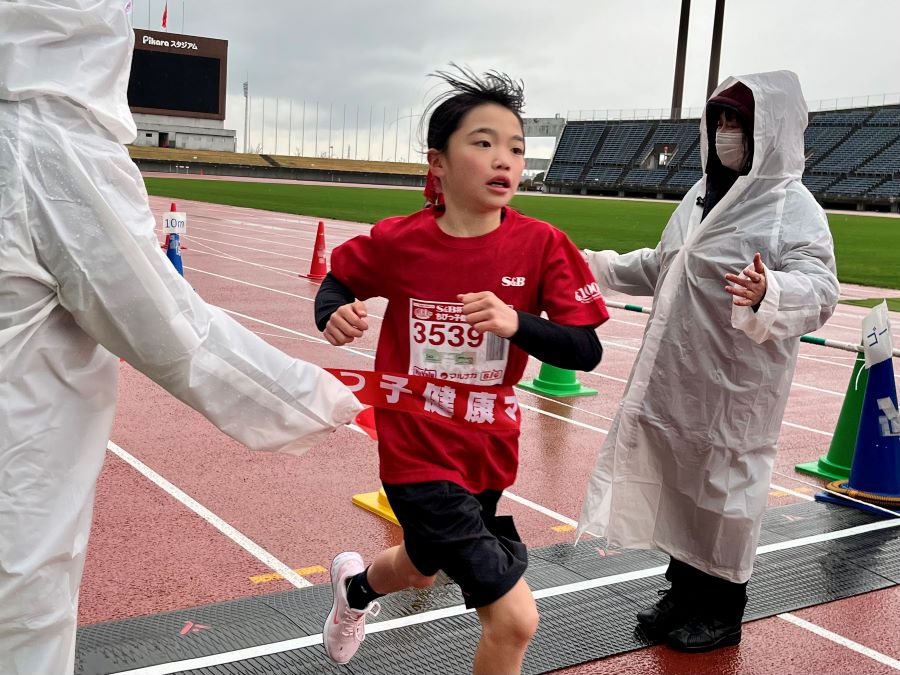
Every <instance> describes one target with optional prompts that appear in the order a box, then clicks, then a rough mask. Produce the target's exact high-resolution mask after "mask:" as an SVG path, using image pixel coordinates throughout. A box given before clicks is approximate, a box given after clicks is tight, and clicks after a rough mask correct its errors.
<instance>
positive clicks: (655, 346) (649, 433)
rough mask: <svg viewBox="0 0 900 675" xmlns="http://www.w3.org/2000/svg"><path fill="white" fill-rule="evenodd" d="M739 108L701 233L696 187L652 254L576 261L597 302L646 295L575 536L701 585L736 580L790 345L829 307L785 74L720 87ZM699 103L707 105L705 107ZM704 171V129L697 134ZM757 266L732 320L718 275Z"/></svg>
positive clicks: (800, 112) (795, 104)
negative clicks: (703, 578)
mask: <svg viewBox="0 0 900 675" xmlns="http://www.w3.org/2000/svg"><path fill="white" fill-rule="evenodd" d="M738 80H739V81H741V82H743V83H744V84H745V85H746V86H747V87H749V88H750V90H751V91H752V92H753V97H754V101H755V118H754V124H753V141H754V154H753V163H752V167H751V169H750V171H749V173H748V175H745V176H740V177H738V179H737V181H736V182H735V183H734V185H733V186H732V187H731V189H730V190H729V191H728V192H727V193H726V194H725V195H724V196H723V197H722V199H721V201H720V202H719V203H718V204H716V205H715V207H714V208H713V209H712V210H711V211H710V212H709V214H708V215H707V216H706V218H705V219H704V220H703V222H700V218H701V215H702V212H703V207H702V206H701V205H698V204H697V198H698V197H703V196H704V194H705V192H706V181H707V176H706V175H705V174H704V177H703V178H702V179H701V180H700V181H699V182H698V183H697V184H696V185H695V186H694V187H693V188H692V189H691V190H690V191H689V192H688V193H687V195H686V196H685V197H684V199H683V200H682V202H681V204H680V205H679V206H678V208H677V209H676V210H675V212H674V213H673V214H672V217H671V219H670V220H669V222H668V224H667V225H666V228H665V230H664V231H663V233H662V237H661V241H660V242H659V244H658V245H657V247H656V248H655V249H640V250H637V251H632V252H631V253H627V254H624V255H618V254H616V252H615V251H600V252H588V258H589V263H590V265H591V269H592V270H593V272H594V275H595V276H596V278H597V281H598V282H599V284H600V286H601V288H602V289H603V290H608V289H613V290H616V291H621V292H623V293H630V294H633V295H651V294H652V295H653V296H654V300H653V311H652V314H651V315H650V318H649V320H648V323H647V327H646V329H645V331H644V339H643V344H642V345H641V349H640V352H639V353H638V355H637V359H636V360H635V364H634V367H633V369H632V371H631V376H630V378H629V380H628V384H627V385H626V389H625V394H624V398H623V400H622V402H621V403H620V404H619V410H618V413H617V415H616V418H615V421H614V422H613V425H612V429H611V430H610V432H609V435H608V436H607V439H606V441H605V443H604V445H603V447H602V449H601V450H600V453H599V455H598V457H597V462H596V465H595V467H594V470H593V474H592V476H591V478H590V482H589V484H588V488H587V494H586V496H585V501H584V505H583V507H582V511H581V517H580V519H579V523H578V529H577V534H578V536H581V534H582V533H584V532H590V533H592V534H596V535H598V536H606V537H607V538H608V540H609V543H610V544H611V545H614V546H623V547H630V548H657V549H660V550H662V551H664V552H666V553H668V554H669V555H671V556H672V557H674V558H676V559H677V560H680V561H681V562H685V563H687V564H689V565H691V566H693V567H695V568H697V569H699V570H702V571H703V572H706V573H707V574H711V575H714V576H716V577H720V578H722V579H726V580H729V581H732V582H735V583H743V582H745V581H747V580H748V579H749V578H750V574H751V572H752V570H753V560H754V556H755V552H756V545H757V541H758V539H759V531H760V526H761V522H762V517H763V514H764V511H765V507H766V499H767V495H768V491H769V479H770V477H771V473H772V466H773V463H774V458H775V453H776V449H777V442H778V434H779V430H780V427H781V419H782V415H783V414H784V409H785V405H786V403H787V399H788V393H789V391H790V384H791V379H792V377H793V373H794V365H795V363H796V359H797V351H798V349H799V346H800V343H799V340H798V338H799V337H800V336H801V335H803V334H804V333H807V332H810V331H814V330H816V329H817V328H819V327H820V326H822V325H823V324H824V323H825V321H826V320H827V319H828V317H830V316H831V313H832V312H833V311H834V307H835V305H836V303H837V300H838V291H839V289H838V282H837V278H836V276H835V264H834V253H833V243H832V239H831V233H830V231H829V229H828V222H827V220H826V218H825V214H824V212H823V211H822V209H821V208H820V207H819V206H818V204H817V203H816V202H815V200H814V199H813V197H812V195H811V194H810V193H809V191H808V190H807V189H806V188H805V187H804V186H803V183H802V182H801V181H800V178H801V175H802V174H803V167H804V146H803V131H804V129H805V128H806V124H807V109H806V104H805V102H804V99H803V94H802V92H801V90H800V83H799V81H798V79H797V76H796V75H795V74H794V73H791V72H788V71H778V72H772V73H762V74H758V75H747V76H742V77H739V78H729V79H728V80H726V81H725V82H724V83H723V84H721V85H720V86H719V87H718V88H717V89H716V92H715V94H718V93H719V92H721V91H723V90H724V89H727V88H728V87H730V86H732V85H733V84H734V83H735V82H737V81H738ZM715 94H714V95H715ZM700 138H701V159H702V163H703V167H704V169H705V167H706V166H707V153H708V142H709V139H708V138H707V125H706V113H704V115H703V118H702V119H701V121H700ZM757 251H759V252H760V253H761V254H762V261H763V263H764V265H765V267H766V278H767V284H768V290H767V292H766V295H765V298H764V299H763V302H762V305H761V306H760V307H759V310H758V311H757V312H756V313H754V312H753V310H752V308H750V307H740V306H737V305H734V304H733V298H732V296H731V295H729V294H728V293H726V292H725V290H724V287H725V286H726V285H727V283H728V282H726V281H725V274H726V273H729V272H731V273H735V274H738V273H740V272H741V270H743V269H744V268H745V267H747V265H748V264H750V263H751V261H752V260H753V256H754V254H755V253H756V252H757Z"/></svg>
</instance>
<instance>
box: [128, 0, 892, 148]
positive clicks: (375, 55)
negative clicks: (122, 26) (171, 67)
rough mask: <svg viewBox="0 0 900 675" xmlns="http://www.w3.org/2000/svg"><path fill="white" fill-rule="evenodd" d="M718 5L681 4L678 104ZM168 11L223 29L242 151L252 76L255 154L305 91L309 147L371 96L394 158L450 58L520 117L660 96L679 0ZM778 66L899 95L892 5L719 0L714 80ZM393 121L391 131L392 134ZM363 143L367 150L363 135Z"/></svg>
mask: <svg viewBox="0 0 900 675" xmlns="http://www.w3.org/2000/svg"><path fill="white" fill-rule="evenodd" d="M164 4H165V0H135V2H134V25H135V27H136V28H148V27H149V28H150V29H151V30H161V26H160V20H161V17H162V12H163V6H164ZM714 6H715V0H693V1H692V3H691V17H690V33H689V37H688V52H687V64H686V77H685V85H684V103H683V105H684V107H692V106H702V104H703V102H704V100H705V97H706V82H707V77H708V69H709V49H710V39H711V32H712V22H713V9H714ZM168 9H169V32H178V33H180V32H182V25H183V32H184V33H186V34H189V35H199V36H205V37H215V38H222V39H226V40H228V43H229V44H228V50H229V51H228V56H229V59H228V94H229V99H228V118H227V119H226V126H227V127H228V128H231V129H236V130H237V132H238V150H241V149H242V144H243V126H244V122H243V95H242V90H241V84H242V82H243V81H244V80H245V79H247V78H248V77H249V82H250V93H251V96H252V97H253V103H252V106H251V118H252V122H251V125H250V126H251V132H250V140H251V144H252V145H255V144H258V143H259V141H260V137H261V129H262V126H263V118H262V106H261V100H260V99H261V97H265V98H266V99H267V100H266V118H265V126H266V128H267V131H266V137H265V139H266V145H267V147H266V148H265V150H266V152H273V151H274V150H275V148H274V137H273V136H274V126H275V118H274V115H275V99H276V98H278V102H279V107H278V110H279V131H280V138H279V147H278V152H281V153H286V152H288V147H287V140H288V138H287V135H288V116H289V105H290V103H289V102H290V101H291V100H292V101H293V106H294V110H293V118H292V120H291V126H292V129H291V132H292V133H291V138H292V145H293V146H294V147H293V148H292V151H295V150H296V149H297V147H298V146H299V143H300V141H299V140H298V137H299V131H298V128H297V127H298V126H299V124H300V123H299V121H298V120H299V114H300V113H299V111H300V109H301V107H302V104H303V102H304V101H305V102H306V109H307V112H306V115H307V116H306V120H307V124H306V128H305V130H304V133H305V135H307V134H311V132H310V131H309V129H310V128H311V125H312V124H313V112H312V110H313V106H314V105H315V103H316V102H318V104H319V108H320V112H319V127H320V129H319V133H320V139H319V142H318V152H319V154H322V152H324V151H327V146H328V142H327V141H323V140H322V138H321V137H322V136H324V135H325V133H326V130H327V112H328V108H329V105H332V106H333V110H334V112H333V115H334V118H333V129H332V141H331V145H332V147H333V148H334V149H333V150H332V152H333V153H334V154H336V155H337V154H338V149H337V148H338V147H339V145H340V143H341V141H340V139H336V138H334V133H335V131H336V130H337V129H338V128H339V127H340V126H341V121H340V117H341V115H342V114H343V110H344V106H345V105H346V106H347V111H348V112H347V117H348V123H347V127H348V128H347V129H346V130H345V138H344V145H345V147H346V145H348V144H351V145H352V144H353V143H354V140H349V139H348V138H347V136H351V137H352V136H353V133H352V130H353V127H355V119H356V108H357V106H359V107H360V110H361V112H360V117H361V120H360V127H363V132H364V135H366V134H367V132H368V129H369V119H368V118H369V112H370V107H371V108H372V109H373V113H372V114H373V118H374V120H373V124H372V127H373V141H372V142H373V143H375V144H376V145H378V144H380V141H381V127H382V117H386V120H385V122H384V125H385V126H387V127H388V130H387V133H386V138H387V139H390V140H393V141H394V142H393V143H390V142H388V140H386V142H385V145H386V146H387V147H386V149H385V153H386V154H387V155H393V154H394V146H397V147H398V151H397V157H398V158H400V157H401V156H405V155H406V154H407V150H406V148H407V147H410V148H411V147H412V146H413V145H414V144H415V137H413V139H407V134H408V124H409V121H410V120H409V119H401V120H400V122H399V123H393V124H392V122H393V120H395V119H396V118H397V117H398V116H399V117H403V116H406V115H409V114H410V110H411V109H412V110H413V112H414V113H418V112H419V111H421V109H422V108H423V107H424V105H425V104H426V103H427V102H428V100H430V98H431V97H432V96H433V95H434V94H435V93H436V91H437V90H435V89H434V86H435V83H434V80H433V79H431V78H428V77H427V74H428V73H429V72H431V71H433V70H435V69H440V68H445V67H446V66H447V64H448V63H449V62H450V61H455V62H457V63H460V64H467V65H469V66H471V67H473V68H474V69H475V70H477V71H483V70H486V69H497V70H501V71H505V72H508V73H509V74H511V75H513V76H515V77H516V78H520V79H522V80H524V82H525V98H526V108H525V112H526V115H527V116H529V117H532V116H533V117H542V116H548V117H551V116H554V115H555V114H557V113H558V114H560V115H562V116H564V117H565V116H567V114H569V113H570V111H578V110H582V109H586V110H592V109H600V110H605V109H635V108H668V107H669V105H670V103H671V99H672V82H673V76H674V63H675V50H676V43H677V36H678V21H679V15H680V9H681V0H543V1H540V2H538V1H537V0H518V2H515V1H510V0H506V1H504V2H487V1H485V0H379V1H377V2H376V1H372V0H354V1H351V0H331V1H330V2H322V1H321V0H314V1H312V0H256V1H255V2H247V1H242V2H237V1H236V0H168ZM182 16H183V17H184V18H183V19H182ZM782 68H786V69H790V70H794V71H795V72H797V74H798V75H799V77H800V82H801V84H802V86H803V90H804V94H805V96H806V98H807V100H808V101H811V102H812V101H818V100H821V99H835V98H848V99H849V97H854V96H855V97H863V99H864V98H865V96H866V95H878V100H880V95H882V94H894V97H893V100H895V101H896V100H897V99H898V97H900V1H898V0H849V1H848V0H726V5H725V22H724V30H723V37H722V57H721V64H720V68H719V80H722V79H724V78H725V77H726V76H727V75H730V74H741V73H751V72H759V71H764V70H776V69H782ZM859 103H860V101H859V99H857V101H856V102H855V104H856V105H859ZM385 106H386V107H387V108H388V112H387V114H386V116H385V114H384V108H385ZM398 107H399V108H400V112H399V115H398V113H397V108H398ZM576 118H577V117H576ZM323 127H324V128H323ZM395 127H399V128H400V130H399V138H398V139H393V137H392V135H391V134H390V133H389V132H390V130H391V129H395ZM304 143H305V145H306V148H305V150H304V153H305V154H312V151H313V150H312V138H311V135H310V137H308V138H304ZM363 143H364V142H363V140H362V139H360V141H359V145H360V146H362V147H361V149H360V150H359V152H361V153H362V155H363V156H364V155H365V152H366V147H365V146H364V144H363ZM400 146H404V147H402V148H401V147H400ZM545 146H546V144H541V143H539V142H538V143H535V144H533V145H531V146H530V147H529V153H528V154H529V155H530V156H532V155H534V156H547V152H546V151H544V152H542V151H540V148H541V147H545ZM533 150H534V151H536V152H532V151H533ZM369 152H370V153H372V154H374V152H373V151H372V150H371V144H370V149H369ZM351 154H352V149H351ZM373 158H374V159H378V157H377V156H375V157H373ZM385 158H387V157H385Z"/></svg>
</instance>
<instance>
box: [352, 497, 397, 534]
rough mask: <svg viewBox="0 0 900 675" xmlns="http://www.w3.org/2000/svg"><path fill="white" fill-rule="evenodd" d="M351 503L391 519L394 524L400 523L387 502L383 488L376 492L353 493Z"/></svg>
mask: <svg viewBox="0 0 900 675" xmlns="http://www.w3.org/2000/svg"><path fill="white" fill-rule="evenodd" d="M353 503H354V504H356V505H357V506H359V507H361V508H364V509H365V510H366V511H371V512H372V513H374V514H375V515H376V516H381V517H382V518H384V519H385V520H389V521H391V522H392V523H393V524H394V525H399V524H400V521H398V520H397V516H395V515H394V509H392V508H391V505H390V503H389V502H388V498H387V495H386V494H385V493H384V488H379V489H378V492H363V493H361V494H358V495H353Z"/></svg>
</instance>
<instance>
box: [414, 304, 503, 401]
mask: <svg viewBox="0 0 900 675" xmlns="http://www.w3.org/2000/svg"><path fill="white" fill-rule="evenodd" d="M462 310H463V305H462V303H460V302H431V301H430V300H416V299H415V298H410V300H409V373H410V374H411V375H420V376H423V377H431V378H435V379H439V380H450V381H453V382H461V383H464V384H477V385H483V384H488V385H492V384H501V383H502V382H503V376H504V375H505V374H506V361H507V358H508V356H509V341H508V340H505V339H503V338H501V337H498V336H496V335H494V334H493V333H479V332H478V331H476V330H475V329H474V328H472V327H471V326H470V325H469V324H467V323H466V317H465V315H464V314H463V311H462Z"/></svg>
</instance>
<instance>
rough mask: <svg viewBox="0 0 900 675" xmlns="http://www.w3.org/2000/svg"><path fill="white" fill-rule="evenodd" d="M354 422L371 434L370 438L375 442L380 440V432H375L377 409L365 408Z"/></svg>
mask: <svg viewBox="0 0 900 675" xmlns="http://www.w3.org/2000/svg"><path fill="white" fill-rule="evenodd" d="M353 421H354V422H356V425H357V426H358V427H359V428H360V429H362V430H363V431H365V432H366V433H367V434H369V438H371V439H372V440H373V441H377V440H378V432H377V431H376V430H375V408H372V407H371V406H369V407H367V408H363V409H362V411H361V412H360V413H359V414H358V415H357V416H356V419H355V420H353Z"/></svg>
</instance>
